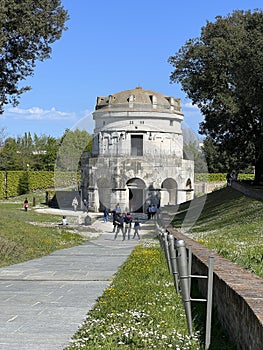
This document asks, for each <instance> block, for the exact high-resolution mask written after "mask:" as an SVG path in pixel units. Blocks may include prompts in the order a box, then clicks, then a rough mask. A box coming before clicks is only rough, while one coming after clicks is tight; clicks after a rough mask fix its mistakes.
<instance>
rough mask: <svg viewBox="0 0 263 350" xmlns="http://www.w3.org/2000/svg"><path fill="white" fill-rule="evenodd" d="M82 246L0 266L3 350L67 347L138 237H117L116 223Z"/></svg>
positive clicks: (0, 346)
mask: <svg viewBox="0 0 263 350" xmlns="http://www.w3.org/2000/svg"><path fill="white" fill-rule="evenodd" d="M100 225H101V227H102V233H101V234H100V236H99V237H97V238H96V239H93V240H91V241H87V242H86V243H84V244H83V245H81V246H77V247H73V248H67V249H63V250H59V251H56V252H54V253H52V254H51V255H49V256H45V257H42V258H39V259H34V260H31V261H28V262H24V263H20V264H16V265H12V266H8V267H4V268H0V309H1V313H0V325H1V327H0V349H1V350H7V349H8V350H62V349H64V348H65V347H66V345H67V344H68V343H69V341H70V339H71V337H72V335H73V334H74V333H75V332H76V331H77V329H78V328H79V326H80V325H81V324H82V322H83V321H84V319H85V316H86V314H87V312H88V311H89V310H91V309H92V307H93V306H94V304H95V302H96V300H97V298H98V297H99V296H100V295H102V293H103V291H104V290H105V288H107V287H108V286H109V284H110V280H111V279H112V277H113V276H114V274H115V273H116V272H117V270H118V268H119V267H120V266H121V265H122V264H123V263H124V262H125V260H126V259H127V258H128V256H129V254H130V253H131V252H132V250H133V249H134V247H135V246H136V244H137V243H138V241H137V240H132V239H131V240H129V241H128V240H125V241H122V238H121V236H120V237H118V238H117V239H116V240H114V234H113V233H110V231H111V229H112V224H111V223H100Z"/></svg>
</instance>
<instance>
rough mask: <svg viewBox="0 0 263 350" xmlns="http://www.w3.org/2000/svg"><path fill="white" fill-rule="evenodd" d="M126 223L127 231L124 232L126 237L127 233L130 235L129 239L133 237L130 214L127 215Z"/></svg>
mask: <svg viewBox="0 0 263 350" xmlns="http://www.w3.org/2000/svg"><path fill="white" fill-rule="evenodd" d="M124 222H125V231H124V237H126V233H128V239H130V237H131V227H132V216H131V214H130V213H127V214H126V215H125V218H124Z"/></svg>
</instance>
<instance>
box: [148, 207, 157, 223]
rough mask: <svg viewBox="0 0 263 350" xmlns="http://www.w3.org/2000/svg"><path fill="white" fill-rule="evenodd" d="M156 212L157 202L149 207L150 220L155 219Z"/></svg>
mask: <svg viewBox="0 0 263 350" xmlns="http://www.w3.org/2000/svg"><path fill="white" fill-rule="evenodd" d="M156 213H157V207H156V205H155V204H151V205H149V207H148V208H147V216H148V220H150V219H153V218H154V216H155V214H156Z"/></svg>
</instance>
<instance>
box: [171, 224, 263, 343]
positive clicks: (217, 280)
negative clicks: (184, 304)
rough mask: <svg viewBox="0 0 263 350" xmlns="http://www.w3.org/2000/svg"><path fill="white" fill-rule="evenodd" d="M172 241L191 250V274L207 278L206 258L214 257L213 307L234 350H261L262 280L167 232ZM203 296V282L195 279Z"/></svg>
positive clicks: (203, 248)
mask: <svg viewBox="0 0 263 350" xmlns="http://www.w3.org/2000/svg"><path fill="white" fill-rule="evenodd" d="M168 231H169V232H170V233H171V234H173V236H174V237H175V239H183V240H184V241H185V242H186V247H187V248H188V247H189V246H190V245H191V246H192V253H193V257H192V258H193V264H192V274H197V275H206V276H207V274H208V263H209V257H210V256H213V257H214V282H213V306H214V307H215V308H216V309H217V311H218V317H219V320H220V322H221V324H222V326H223V327H224V328H225V330H226V332H227V333H228V334H229V337H230V338H231V339H233V340H234V341H235V343H236V345H237V349H238V350H262V349H263V279H261V278H259V277H257V276H256V275H254V274H252V273H250V272H249V271H247V270H245V269H243V268H241V267H240V266H238V265H237V264H234V263H232V262H230V261H229V260H227V259H224V258H223V257H221V256H220V255H218V254H216V253H215V252H213V251H211V250H209V249H207V248H205V247H204V246H202V245H201V244H199V243H197V242H195V241H193V240H192V239H190V238H189V237H187V236H185V235H183V234H182V233H180V232H178V231H176V230H174V229H173V228H168ZM197 281H198V285H199V289H200V291H201V293H202V294H203V296H204V297H205V296H206V291H207V280H204V279H197Z"/></svg>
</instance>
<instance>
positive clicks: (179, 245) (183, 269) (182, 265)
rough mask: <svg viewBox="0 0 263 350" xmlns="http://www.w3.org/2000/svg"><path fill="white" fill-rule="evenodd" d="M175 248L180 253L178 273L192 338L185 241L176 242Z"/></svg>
mask: <svg viewBox="0 0 263 350" xmlns="http://www.w3.org/2000/svg"><path fill="white" fill-rule="evenodd" d="M175 248H176V249H177V252H178V257H177V264H178V271H179V276H180V286H181V292H182V299H183V302H184V308H185V313H186V319H187V324H188V330H189V334H190V336H192V334H193V328H192V311H191V299H190V290H189V275H188V263H187V254H186V247H185V241H184V240H182V239H180V240H176V241H175Z"/></svg>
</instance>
